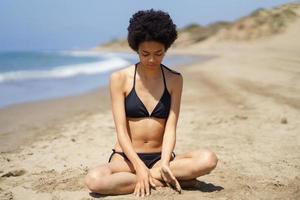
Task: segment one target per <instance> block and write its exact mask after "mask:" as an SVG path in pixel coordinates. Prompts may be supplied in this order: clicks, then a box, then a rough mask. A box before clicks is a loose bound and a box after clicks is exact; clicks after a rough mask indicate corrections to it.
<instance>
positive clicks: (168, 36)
mask: <svg viewBox="0 0 300 200" xmlns="http://www.w3.org/2000/svg"><path fill="white" fill-rule="evenodd" d="M127 30H128V36H127V40H128V44H129V46H130V47H131V48H132V49H133V50H134V51H136V52H137V51H138V48H139V44H140V43H142V42H145V41H155V42H159V43H162V44H164V46H165V50H167V49H168V48H169V47H170V46H171V45H172V44H173V42H174V41H175V40H176V39H177V30H176V25H175V24H174V23H173V21H172V19H171V17H170V15H169V14H168V13H166V12H164V11H161V10H153V9H150V10H141V11H138V12H136V13H135V14H133V15H132V17H131V18H130V20H129V26H128V28H127Z"/></svg>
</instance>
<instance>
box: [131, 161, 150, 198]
mask: <svg viewBox="0 0 300 200" xmlns="http://www.w3.org/2000/svg"><path fill="white" fill-rule="evenodd" d="M136 176H137V183H136V185H135V189H134V193H133V194H134V195H135V196H138V197H139V196H141V197H144V196H145V195H146V196H148V195H150V191H151V186H152V187H155V184H154V180H153V179H154V178H153V177H152V176H151V174H150V170H149V169H148V168H147V167H146V166H145V164H144V163H143V164H141V165H140V166H139V167H137V168H136Z"/></svg>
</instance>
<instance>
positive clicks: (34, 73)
mask: <svg viewBox="0 0 300 200" xmlns="http://www.w3.org/2000/svg"><path fill="white" fill-rule="evenodd" d="M129 64H130V63H129V62H128V61H127V60H125V59H121V58H116V57H115V58H110V59H107V60H104V61H100V62H92V63H84V64H76V65H66V66H59V67H55V68H52V69H50V70H27V71H25V70H22V71H12V72H5V73H1V74H0V83H1V82H2V83H3V82H8V81H21V80H33V79H55V78H57V79H59V78H68V77H73V76H77V75H93V74H99V73H104V72H108V71H112V70H116V69H119V68H122V67H125V66H128V65H129Z"/></svg>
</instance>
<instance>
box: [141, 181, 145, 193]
mask: <svg viewBox="0 0 300 200" xmlns="http://www.w3.org/2000/svg"><path fill="white" fill-rule="evenodd" d="M140 195H141V197H144V196H145V185H144V182H143V181H142V182H141V188H140Z"/></svg>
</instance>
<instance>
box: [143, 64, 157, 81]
mask: <svg viewBox="0 0 300 200" xmlns="http://www.w3.org/2000/svg"><path fill="white" fill-rule="evenodd" d="M138 68H139V74H140V75H142V76H143V77H144V78H146V79H156V78H158V77H160V76H161V75H160V74H161V69H160V66H157V67H148V66H144V65H142V64H141V63H139V64H138Z"/></svg>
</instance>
